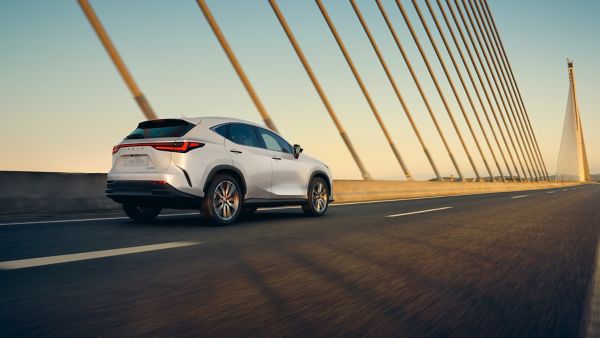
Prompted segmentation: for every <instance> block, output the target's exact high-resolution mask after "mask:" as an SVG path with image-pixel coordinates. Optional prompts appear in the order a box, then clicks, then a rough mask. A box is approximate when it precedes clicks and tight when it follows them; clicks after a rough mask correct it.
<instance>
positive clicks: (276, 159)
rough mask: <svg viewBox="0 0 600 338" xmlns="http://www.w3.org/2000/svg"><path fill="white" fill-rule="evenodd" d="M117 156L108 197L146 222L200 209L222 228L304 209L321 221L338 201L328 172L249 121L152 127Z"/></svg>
mask: <svg viewBox="0 0 600 338" xmlns="http://www.w3.org/2000/svg"><path fill="white" fill-rule="evenodd" d="M112 153H113V157H112V168H111V170H110V172H109V173H108V179H107V188H106V195H107V196H108V197H109V198H111V199H112V200H114V201H115V202H118V203H121V204H123V209H124V210H125V213H126V214H127V216H129V217H130V218H131V219H133V220H134V221H138V222H147V221H151V220H152V219H154V218H155V217H156V216H157V215H158V214H159V213H160V211H161V209H162V208H177V209H200V210H201V213H202V215H203V216H205V217H206V218H208V219H210V220H211V221H212V222H213V223H215V224H220V225H224V224H229V223H232V222H233V221H235V220H236V218H237V217H238V216H239V215H240V213H252V212H254V211H255V210H256V208H258V207H264V206H281V205H301V206H302V209H303V210H304V212H305V213H306V214H307V215H311V216H321V215H323V214H325V212H326V211H327V207H328V205H329V203H330V202H332V201H333V200H332V196H333V194H332V183H333V181H332V179H331V172H330V170H329V168H328V167H327V165H325V164H324V163H322V162H320V161H318V160H316V159H314V158H312V157H309V156H307V155H304V154H302V155H301V153H302V148H301V147H300V146H299V145H297V144H295V145H294V146H291V145H290V144H289V143H288V142H286V141H285V140H284V139H283V138H282V137H281V136H279V135H278V134H276V133H274V132H273V131H271V130H268V129H266V128H264V127H262V126H260V125H257V124H254V123H251V122H246V121H242V120H236V119H229V118H217V117H202V118H182V119H160V120H151V121H144V122H141V123H140V124H139V125H138V127H137V128H136V129H135V130H134V131H133V132H131V134H129V135H128V136H127V137H126V138H125V139H124V140H123V141H122V142H121V143H120V144H118V145H116V146H114V147H113V152H112Z"/></svg>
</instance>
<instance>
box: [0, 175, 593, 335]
mask: <svg viewBox="0 0 600 338" xmlns="http://www.w3.org/2000/svg"><path fill="white" fill-rule="evenodd" d="M599 206H600V185H588V186H580V187H577V188H569V189H568V190H564V189H552V190H540V191H528V192H511V193H500V194H487V195H478V196H462V197H448V198H435V199H422V200H408V201H391V202H380V203H366V204H352V205H338V206H333V207H331V209H330V210H329V213H328V214H327V215H326V216H325V217H321V218H306V217H304V216H303V215H302V213H301V211H300V210H299V209H297V208H292V209H277V210H264V211H259V212H258V213H257V214H256V215H254V216H251V217H248V218H246V219H244V220H243V221H241V222H239V223H238V224H235V225H232V226H228V227H220V228H215V227H209V226H205V225H203V224H202V221H201V220H200V218H199V217H198V216H197V215H180V216H167V217H160V218H159V219H158V220H157V221H155V222H154V223H152V224H147V225H138V224H134V223H132V222H130V221H128V220H126V219H123V218H119V217H120V216H121V215H95V216H94V217H93V218H104V217H110V219H97V220H87V221H77V220H73V219H76V218H77V217H76V216H73V215H72V216H70V217H71V218H73V219H72V220H71V221H69V222H56V221H54V222H51V223H49V222H46V221H44V220H41V221H40V220H37V221H35V222H36V223H23V222H27V221H28V220H20V221H18V222H16V223H15V222H10V221H4V223H1V224H0V336H10V337H15V336H23V335H25V336H98V335H104V336H115V335H118V336H131V335H169V336H172V335H205V336H230V337H231V336H247V335H261V336H264V335H268V336H273V335H277V336H281V335H295V336H298V335H302V336H315V335H319V336H339V335H369V336H377V337H380V336H448V335H450V336H545V337H548V336H578V335H581V334H582V332H584V331H585V329H584V327H585V318H586V317H587V315H586V313H588V311H587V310H586V309H587V305H586V304H587V298H588V292H589V291H590V290H591V288H592V285H593V284H592V276H593V274H594V270H595V265H596V261H595V255H596V248H597V245H598V235H599V232H600V208H599ZM432 209H434V210H432ZM421 211H427V212H421ZM415 212H421V213H415ZM388 216H394V217H388ZM114 217H116V218H114ZM7 223H9V224H7ZM157 245H161V246H157ZM106 250H112V251H106ZM57 255H72V256H59V257H52V256H57ZM109 255H110V256H109ZM104 256H109V257H104ZM48 257H51V258H48ZM26 259H32V260H26ZM23 260H25V261H23ZM66 260H75V261H71V262H64V263H58V264H53V263H57V262H61V261H66Z"/></svg>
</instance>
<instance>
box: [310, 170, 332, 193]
mask: <svg viewBox="0 0 600 338" xmlns="http://www.w3.org/2000/svg"><path fill="white" fill-rule="evenodd" d="M317 177H319V178H322V179H323V180H324V181H325V184H327V189H328V190H329V194H330V195H331V196H333V190H332V187H331V180H330V179H329V175H327V173H326V172H324V171H322V170H315V171H313V172H312V174H311V175H310V179H309V180H308V184H309V189H310V182H312V180H313V179H315V178H317Z"/></svg>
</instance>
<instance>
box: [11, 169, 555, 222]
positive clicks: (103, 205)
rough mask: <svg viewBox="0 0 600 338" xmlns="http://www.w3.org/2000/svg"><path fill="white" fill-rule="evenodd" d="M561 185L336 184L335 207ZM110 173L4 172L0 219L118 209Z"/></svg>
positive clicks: (393, 182) (391, 182) (395, 182)
mask: <svg viewBox="0 0 600 338" xmlns="http://www.w3.org/2000/svg"><path fill="white" fill-rule="evenodd" d="M563 185H565V184H557V183H467V182H464V183H463V182H406V181H353V180H336V181H335V182H334V198H335V200H336V201H337V202H358V201H370V200H386V199H397V198H414V197H431V196H448V195H461V194H478V193H488V192H500V191H515V190H529V189H543V188H551V187H556V186H563ZM105 188H106V174H70V173H69V174H67V173H41V172H14V171H0V189H1V191H2V194H1V195H0V215H8V214H24V213H61V212H79V211H99V210H115V209H119V208H120V206H119V205H118V204H116V203H114V202H113V201H111V200H110V199H108V198H106V197H105V196H104V190H105Z"/></svg>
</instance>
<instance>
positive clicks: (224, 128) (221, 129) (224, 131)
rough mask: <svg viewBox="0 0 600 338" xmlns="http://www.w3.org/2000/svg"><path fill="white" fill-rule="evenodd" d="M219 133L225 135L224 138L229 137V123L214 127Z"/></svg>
mask: <svg viewBox="0 0 600 338" xmlns="http://www.w3.org/2000/svg"><path fill="white" fill-rule="evenodd" d="M213 130H214V131H215V132H216V133H217V134H219V135H221V136H223V137H224V138H227V139H228V138H229V124H224V125H222V126H218V127H216V128H215V129H213Z"/></svg>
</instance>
